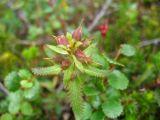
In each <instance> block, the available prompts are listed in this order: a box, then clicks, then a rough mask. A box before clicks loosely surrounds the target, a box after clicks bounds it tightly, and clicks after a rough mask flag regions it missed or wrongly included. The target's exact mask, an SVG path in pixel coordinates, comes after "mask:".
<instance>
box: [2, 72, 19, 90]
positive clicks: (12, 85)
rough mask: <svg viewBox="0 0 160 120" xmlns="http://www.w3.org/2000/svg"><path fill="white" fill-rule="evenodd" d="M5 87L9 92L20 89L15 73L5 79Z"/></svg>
mask: <svg viewBox="0 0 160 120" xmlns="http://www.w3.org/2000/svg"><path fill="white" fill-rule="evenodd" d="M4 84H5V86H6V87H7V88H8V89H9V90H10V91H16V90H18V88H19V87H20V78H19V76H18V74H17V72H11V73H9V74H8V75H7V76H6V77H5V81H4Z"/></svg>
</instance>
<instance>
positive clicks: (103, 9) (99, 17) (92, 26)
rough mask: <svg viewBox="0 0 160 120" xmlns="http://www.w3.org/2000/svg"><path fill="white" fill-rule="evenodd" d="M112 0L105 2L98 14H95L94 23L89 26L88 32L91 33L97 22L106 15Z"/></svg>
mask: <svg viewBox="0 0 160 120" xmlns="http://www.w3.org/2000/svg"><path fill="white" fill-rule="evenodd" d="M111 3H112V0H106V2H105V3H104V5H103V6H102V9H101V10H100V12H98V13H97V15H96V17H95V19H94V21H93V22H92V23H91V24H90V25H89V27H88V31H89V32H91V31H92V30H93V28H94V27H95V26H96V25H97V24H98V22H99V20H100V19H101V18H102V17H103V16H104V15H105V14H106V11H107V9H108V8H109V6H110V5H111Z"/></svg>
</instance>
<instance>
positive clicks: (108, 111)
mask: <svg viewBox="0 0 160 120" xmlns="http://www.w3.org/2000/svg"><path fill="white" fill-rule="evenodd" d="M102 109H103V112H104V113H105V115H106V116H107V117H109V118H116V117H118V116H120V114H121V113H122V112H123V106H122V105H121V103H120V102H119V101H118V100H115V99H108V100H107V101H106V102H104V103H103V104H102Z"/></svg>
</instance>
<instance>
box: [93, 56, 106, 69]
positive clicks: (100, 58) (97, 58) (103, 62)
mask: <svg viewBox="0 0 160 120" xmlns="http://www.w3.org/2000/svg"><path fill="white" fill-rule="evenodd" d="M92 59H93V61H94V62H96V63H98V64H100V65H102V66H103V67H104V68H107V67H108V63H107V62H106V59H105V58H104V56H103V55H101V54H100V53H95V54H94V55H92Z"/></svg>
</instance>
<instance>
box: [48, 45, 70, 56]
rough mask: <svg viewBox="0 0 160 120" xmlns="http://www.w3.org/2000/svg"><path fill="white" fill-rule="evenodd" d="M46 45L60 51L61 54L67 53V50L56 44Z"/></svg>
mask: <svg viewBox="0 0 160 120" xmlns="http://www.w3.org/2000/svg"><path fill="white" fill-rule="evenodd" d="M47 47H48V48H49V49H51V50H53V51H55V52H57V53H60V54H63V55H67V54H68V52H67V51H66V50H64V49H63V48H61V47H58V46H53V45H47Z"/></svg>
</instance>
